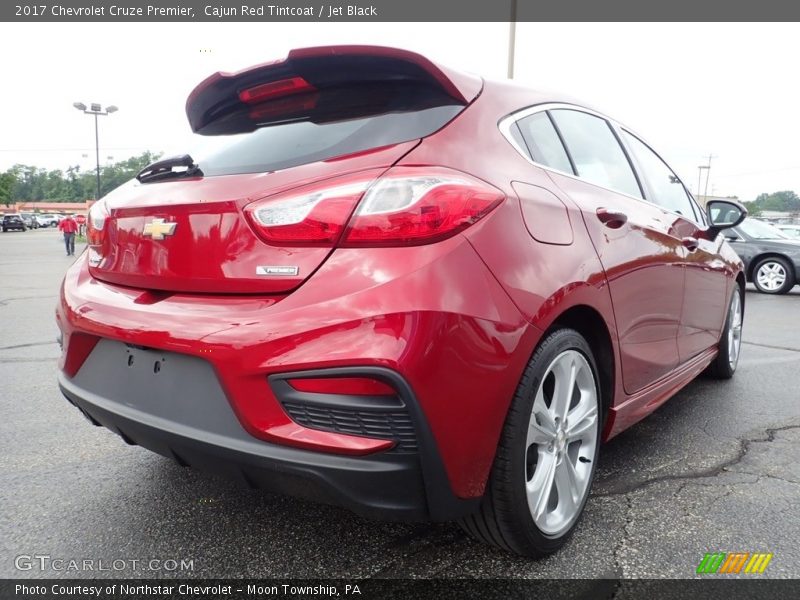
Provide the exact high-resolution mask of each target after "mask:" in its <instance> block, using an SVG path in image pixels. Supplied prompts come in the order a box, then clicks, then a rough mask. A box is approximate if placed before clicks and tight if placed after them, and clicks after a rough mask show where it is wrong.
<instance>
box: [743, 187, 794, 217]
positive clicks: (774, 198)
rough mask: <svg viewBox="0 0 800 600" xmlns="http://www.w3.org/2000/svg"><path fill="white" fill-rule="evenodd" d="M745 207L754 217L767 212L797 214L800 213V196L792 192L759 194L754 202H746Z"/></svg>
mask: <svg viewBox="0 0 800 600" xmlns="http://www.w3.org/2000/svg"><path fill="white" fill-rule="evenodd" d="M745 206H747V210H748V211H749V212H750V214H752V215H756V214H761V212H762V211H765V210H774V211H779V212H797V211H800V196H798V195H797V194H796V193H795V192H793V191H790V190H784V191H782V192H773V193H772V194H759V195H758V196H757V197H756V199H755V200H753V201H752V202H746V203H745Z"/></svg>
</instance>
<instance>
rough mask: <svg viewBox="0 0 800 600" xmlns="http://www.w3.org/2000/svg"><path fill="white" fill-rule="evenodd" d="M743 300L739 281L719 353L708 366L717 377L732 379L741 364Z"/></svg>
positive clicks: (729, 310)
mask: <svg viewBox="0 0 800 600" xmlns="http://www.w3.org/2000/svg"><path fill="white" fill-rule="evenodd" d="M743 300H744V299H743V297H742V288H741V287H739V284H738V283H737V284H735V285H734V288H733V293H732V294H731V301H730V302H729V303H728V315H727V317H725V327H724V329H723V330H722V336H721V337H720V340H719V353H718V354H717V357H716V358H715V359H714V362H712V363H711V364H710V365H709V366H708V374H709V375H711V376H712V377H714V378H716V379H730V378H731V377H733V374H734V373H735V372H736V366H737V365H738V364H739V354H740V353H741V347H742V323H743V320H744V301H743Z"/></svg>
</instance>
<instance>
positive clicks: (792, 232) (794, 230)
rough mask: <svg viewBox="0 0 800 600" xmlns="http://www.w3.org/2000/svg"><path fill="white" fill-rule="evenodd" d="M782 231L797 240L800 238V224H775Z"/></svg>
mask: <svg viewBox="0 0 800 600" xmlns="http://www.w3.org/2000/svg"><path fill="white" fill-rule="evenodd" d="M775 227H776V228H777V229H780V231H781V233H783V234H785V235H786V236H787V237H789V238H791V239H795V240H800V225H775Z"/></svg>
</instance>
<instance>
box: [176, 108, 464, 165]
mask: <svg viewBox="0 0 800 600" xmlns="http://www.w3.org/2000/svg"><path fill="white" fill-rule="evenodd" d="M463 108H464V107H463V106H462V105H444V106H436V107H433V108H426V109H422V110H415V111H409V112H392V113H385V114H381V115H373V116H368V117H363V118H357V119H348V120H344V121H335V122H325V123H313V122H311V121H306V120H304V121H292V122H287V123H278V124H275V125H269V126H265V127H261V128H259V129H256V130H255V131H251V132H247V133H237V134H233V135H213V136H202V135H197V136H195V139H196V147H195V148H193V149H192V152H191V155H192V157H193V158H194V159H195V162H197V164H198V165H199V166H200V169H202V171H203V174H204V175H206V176H214V175H232V174H235V173H262V172H266V171H277V170H279V169H288V168H290V167H296V166H298V165H303V164H307V163H311V162H316V161H320V160H326V159H329V158H333V157H336V156H342V155H345V154H352V153H354V152H361V151H364V150H369V149H372V148H380V147H381V146H389V145H392V144H399V143H401V142H407V141H410V140H414V139H418V138H421V137H425V136H427V135H430V134H431V133H433V132H435V131H436V130H437V129H440V128H441V127H442V126H444V125H445V124H446V123H447V122H448V121H450V120H451V119H453V118H454V117H455V116H456V115H457V114H458V113H459V112H460V111H461V110H462V109H463Z"/></svg>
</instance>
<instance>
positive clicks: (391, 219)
mask: <svg viewBox="0 0 800 600" xmlns="http://www.w3.org/2000/svg"><path fill="white" fill-rule="evenodd" d="M503 198H505V195H504V194H503V192H501V191H500V190H498V189H497V188H495V187H492V186H491V185H489V184H488V183H486V182H484V181H481V180H480V179H476V178H475V177H472V176H470V175H467V174H465V173H460V172H458V171H453V170H451V169H445V168H441V167H395V168H393V169H391V170H390V171H389V172H388V173H387V174H386V175H384V176H383V177H381V178H380V179H379V180H378V181H377V182H376V183H375V184H374V185H372V186H371V187H370V188H369V190H368V191H367V193H366V194H365V195H364V198H362V200H361V202H360V203H359V205H358V209H357V210H356V213H355V214H354V215H353V217H352V219H351V220H350V224H349V225H348V228H347V233H346V234H345V239H344V242H343V244H342V245H344V246H409V245H419V244H428V243H431V242H436V241H439V240H443V239H445V238H448V237H450V236H452V235H455V234H456V233H458V232H459V231H463V230H464V229H466V228H467V227H469V226H470V225H472V224H473V223H475V222H476V221H478V220H479V219H481V218H482V217H484V216H485V215H486V214H487V213H489V211H491V210H492V209H493V208H495V207H496V206H497V205H498V204H500V202H502V200H503Z"/></svg>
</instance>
